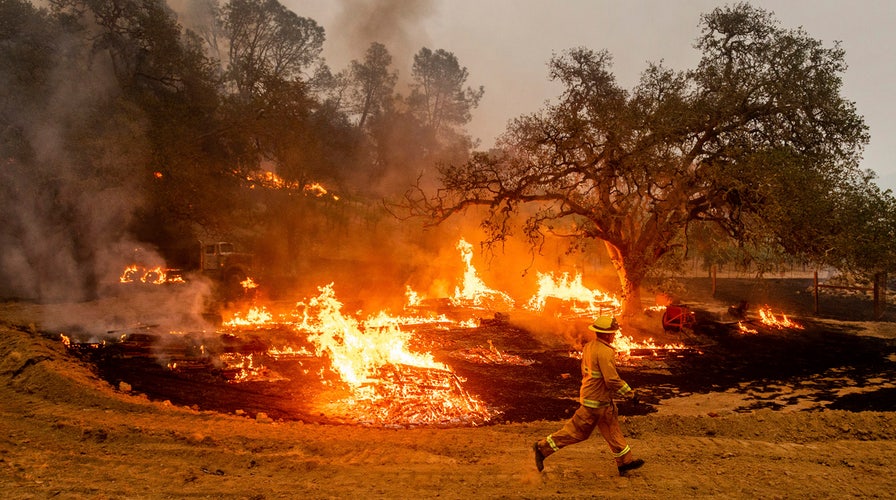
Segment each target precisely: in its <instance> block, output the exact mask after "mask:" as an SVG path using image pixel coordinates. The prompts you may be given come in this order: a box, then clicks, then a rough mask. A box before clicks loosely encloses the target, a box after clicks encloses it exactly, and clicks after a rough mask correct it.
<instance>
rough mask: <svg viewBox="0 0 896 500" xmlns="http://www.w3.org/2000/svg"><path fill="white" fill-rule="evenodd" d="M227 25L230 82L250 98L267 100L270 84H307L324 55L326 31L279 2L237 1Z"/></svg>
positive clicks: (228, 8) (225, 14) (227, 11)
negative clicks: (305, 76) (305, 80)
mask: <svg viewBox="0 0 896 500" xmlns="http://www.w3.org/2000/svg"><path fill="white" fill-rule="evenodd" d="M222 25H223V28H224V29H223V32H224V35H225V37H226V39H227V42H228V45H229V47H228V56H229V57H228V58H229V60H228V76H229V78H228V79H229V80H230V81H232V82H233V83H234V85H235V86H236V89H237V92H238V93H239V95H240V96H242V97H244V98H249V97H250V96H254V95H259V94H263V93H264V91H265V86H266V85H267V82H275V83H276V82H279V81H291V80H296V79H302V76H303V72H304V71H305V70H307V69H308V68H309V67H310V66H311V65H312V64H313V63H314V62H316V61H318V60H319V58H320V53H321V51H322V50H323V43H324V38H325V36H324V29H323V28H322V27H320V26H319V25H318V24H317V23H316V22H315V21H314V20H312V19H308V18H306V17H300V16H298V15H296V14H295V13H294V12H292V11H290V10H288V9H287V8H286V7H284V6H283V5H282V4H281V3H280V2H278V1H277V0H231V1H230V2H228V3H227V4H226V5H225V6H224V7H223V9H222Z"/></svg>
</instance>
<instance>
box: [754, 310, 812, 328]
mask: <svg viewBox="0 0 896 500" xmlns="http://www.w3.org/2000/svg"><path fill="white" fill-rule="evenodd" d="M759 319H760V321H761V322H762V324H763V325H766V326H770V327H773V328H777V329H782V328H794V329H797V330H802V329H803V326H802V325H800V324H799V323H796V322H794V321H791V320H790V318H788V317H787V315H786V314H783V313H782V314H781V315H780V316H776V315H775V313H774V312H772V309H771V307H769V306H764V307H762V308H760V309H759Z"/></svg>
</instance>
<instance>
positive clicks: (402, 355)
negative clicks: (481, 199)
mask: <svg viewBox="0 0 896 500" xmlns="http://www.w3.org/2000/svg"><path fill="white" fill-rule="evenodd" d="M226 245H229V244H225V243H217V244H213V245H208V246H207V247H208V248H205V249H204V251H205V252H206V253H209V254H211V253H214V252H215V251H216V249H217V248H219V247H220V248H221V250H220V253H221V255H231V254H232V253H233V252H232V251H231V250H230V249H229V247H227V248H225V246H226ZM457 249H458V250H459V251H460V253H461V259H462V260H463V263H464V266H465V267H464V274H463V278H462V284H461V285H459V286H457V288H456V289H455V293H454V295H453V296H451V297H446V298H443V299H427V298H425V297H422V296H421V295H420V294H418V293H417V292H415V291H414V290H413V289H412V288H411V287H410V286H407V287H406V291H405V295H406V306H405V308H404V310H403V311H401V313H400V314H392V313H389V312H387V311H380V312H377V313H374V314H370V315H367V316H366V317H365V316H362V315H361V313H360V312H358V313H356V314H348V313H346V312H344V311H343V310H342V308H343V304H342V303H341V302H340V301H339V300H338V299H337V298H336V293H335V291H334V284H333V283H330V284H329V285H326V286H322V287H319V288H318V292H319V294H318V295H317V296H315V297H312V298H310V299H304V300H302V301H300V302H298V303H297V304H295V306H294V307H292V308H290V309H289V310H288V311H287V312H285V313H283V312H275V310H274V309H272V306H273V305H274V304H256V303H255V299H256V298H257V296H256V295H255V291H256V290H257V289H258V288H259V287H258V284H257V283H256V282H255V281H254V280H253V279H252V278H251V277H248V276H245V277H244V278H243V279H242V280H241V281H240V282H239V285H240V287H241V288H242V290H244V292H245V293H244V298H243V300H249V301H251V303H252V305H251V307H248V308H247V309H245V310H238V311H233V312H231V313H230V314H228V315H227V316H229V317H227V318H226V319H225V320H224V321H223V322H222V323H221V328H220V330H218V331H216V332H213V333H210V332H194V333H191V334H182V333H178V332H168V333H159V332H156V331H154V330H153V329H152V328H149V329H142V330H140V331H133V332H129V333H128V334H126V335H122V336H121V337H120V338H118V339H111V340H108V341H106V343H104V344H101V345H97V346H96V347H91V348H90V349H92V350H95V351H97V352H99V353H102V354H100V356H106V355H107V354H113V353H114V357H115V358H116V359H135V358H141V357H144V358H148V357H155V358H156V359H158V361H159V364H160V365H161V366H162V367H164V369H165V370H167V371H168V372H174V373H178V374H182V375H185V376H201V375H202V374H207V375H211V376H217V377H220V379H219V380H223V381H224V383H226V384H230V385H233V384H242V385H248V386H251V387H253V388H256V389H258V390H261V391H265V390H266V389H263V386H264V384H268V386H271V387H273V386H281V387H283V388H284V389H282V390H284V391H286V392H287V393H289V392H291V391H292V390H293V389H286V388H287V387H296V384H299V385H301V386H302V387H303V388H304V389H303V390H309V389H307V388H308V387H309V382H312V383H311V384H310V385H312V386H316V387H319V388H318V389H313V390H309V391H310V392H308V393H307V394H306V395H305V396H303V400H302V402H301V404H303V405H306V406H308V407H310V408H312V411H314V412H316V413H319V414H321V415H326V418H329V419H333V420H337V421H341V422H352V423H361V424H371V425H384V426H405V425H479V424H482V423H485V422H488V421H489V420H490V419H492V418H494V417H495V416H496V415H497V414H498V413H499V412H498V411H497V410H496V409H493V408H489V407H487V406H486V405H485V404H484V403H483V402H482V401H481V400H480V399H479V398H478V397H477V396H476V395H475V394H473V393H471V392H469V391H468V390H467V389H466V388H465V387H464V385H465V382H466V381H465V379H464V378H463V377H461V376H459V375H458V374H457V373H456V372H455V371H454V370H453V369H452V368H451V367H450V366H448V365H447V364H445V363H443V362H441V361H437V360H436V356H435V355H434V354H433V352H440V353H441V355H444V356H446V357H448V358H455V359H459V360H463V361H466V362H468V363H470V364H471V365H503V366H507V367H524V368H525V367H530V366H532V365H534V364H535V363H537V361H535V360H533V359H526V358H523V357H520V356H516V355H514V354H511V353H509V352H503V351H502V350H499V349H498V348H497V347H496V346H495V344H494V343H493V342H492V341H491V340H490V339H489V340H487V344H488V346H487V347H485V346H482V345H481V344H480V345H479V346H473V347H470V346H469V345H467V346H463V347H462V346H458V347H457V348H453V349H452V348H450V347H449V346H450V344H449V343H446V342H444V341H442V340H441V335H443V333H442V332H453V334H454V335H455V336H457V335H458V334H459V333H460V332H463V331H464V330H466V329H472V328H480V329H482V328H485V329H488V328H493V329H506V328H507V327H508V325H509V324H510V315H511V312H510V311H513V310H515V309H514V308H515V307H517V305H516V304H517V301H516V300H514V298H512V297H511V296H510V295H508V294H506V293H504V292H501V291H499V290H494V289H492V288H489V287H488V286H487V285H486V284H485V282H484V281H483V280H482V279H481V278H480V277H479V275H478V272H477V270H476V268H475V267H474V266H473V264H472V257H473V247H472V245H470V244H469V243H467V242H466V241H465V240H463V239H461V240H460V241H459V242H458V244H457ZM129 269H130V268H129ZM153 271H154V272H156V273H157V274H156V275H158V274H161V275H162V277H163V278H164V272H163V271H162V270H161V268H159V269H155V270H153ZM137 272H139V269H138V270H131V271H129V274H127V277H129V278H133V277H134V276H136V274H135V273H137ZM537 276H538V290H537V292H536V293H535V294H534V295H533V296H532V297H531V298H530V299H529V300H528V301H525V302H519V304H522V305H521V306H519V307H520V309H519V310H520V311H522V312H525V313H532V312H534V313H538V314H539V315H547V316H549V317H553V318H559V319H564V320H566V319H578V318H585V317H587V318H591V317H594V316H596V315H601V314H618V312H619V309H620V301H619V300H618V299H617V298H616V297H614V296H612V295H610V294H607V293H604V292H601V291H599V290H592V289H589V288H587V287H585V286H584V284H583V283H582V276H581V275H580V274H574V275H570V274H569V273H563V274H554V273H538V275H537ZM123 277H125V275H123ZM153 281H155V280H153ZM249 292H252V295H251V296H250V295H248V293H249ZM483 310H490V311H492V312H493V313H494V316H495V319H494V320H486V319H482V318H481V317H480V316H481V312H482V311H483ZM67 345H69V346H70V348H72V346H74V345H76V344H73V343H71V342H69V344H67ZM614 347H616V349H617V351H618V352H619V355H620V357H622V358H623V359H630V358H633V357H646V356H652V357H662V356H668V355H670V353H676V352H680V351H682V350H684V349H685V348H684V346H683V345H680V344H674V345H673V344H667V345H657V344H655V343H654V342H653V340H652V339H648V340H647V341H645V342H636V341H635V340H633V339H632V338H631V337H624V336H619V337H617V339H616V341H615V342H614Z"/></svg>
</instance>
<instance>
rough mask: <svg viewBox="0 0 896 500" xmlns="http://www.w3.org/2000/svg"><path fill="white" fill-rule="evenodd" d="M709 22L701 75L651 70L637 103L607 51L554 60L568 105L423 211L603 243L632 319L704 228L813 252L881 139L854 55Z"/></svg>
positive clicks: (534, 119) (704, 20) (742, 8)
mask: <svg viewBox="0 0 896 500" xmlns="http://www.w3.org/2000/svg"><path fill="white" fill-rule="evenodd" d="M701 24H702V33H701V36H700V37H699V38H698V40H697V42H696V44H695V47H696V48H697V49H698V50H700V51H701V52H702V58H701V60H700V62H699V64H698V65H697V67H696V68H694V69H692V70H689V71H683V72H678V71H673V70H671V69H668V68H665V67H663V66H662V65H661V64H651V65H649V66H648V67H647V69H646V70H645V71H644V72H643V74H642V76H641V80H640V83H639V84H638V85H637V86H636V87H635V88H634V89H632V90H631V91H628V90H625V89H623V88H621V87H620V86H619V85H618V84H617V82H616V80H615V78H614V76H613V74H612V73H611V71H610V70H611V57H610V55H609V54H608V53H607V52H603V51H593V50H589V49H586V48H576V49H573V50H569V51H567V52H565V53H563V54H561V55H557V56H555V57H554V58H553V59H552V60H551V61H550V76H551V78H552V79H554V80H557V81H559V82H560V83H561V84H562V85H563V89H564V90H563V92H562V94H561V95H560V97H559V99H558V100H557V101H556V102H555V103H552V104H549V105H547V106H546V107H545V108H544V109H542V110H541V111H539V112H537V113H535V114H531V115H528V116H522V117H520V118H517V119H516V120H514V121H513V122H512V123H511V124H510V125H509V127H508V129H507V131H506V133H505V134H504V135H503V137H502V138H501V140H500V141H499V143H498V145H497V148H496V149H495V150H493V151H490V152H485V153H478V154H476V155H475V156H474V158H473V159H472V160H471V161H469V162H467V163H464V164H461V165H451V166H446V167H443V168H441V170H440V174H441V183H442V187H441V189H439V190H438V191H437V192H435V193H426V192H424V191H423V190H418V191H415V192H413V193H411V194H410V195H409V201H410V202H411V203H412V204H413V206H415V207H417V208H422V209H424V210H423V211H424V212H425V213H426V214H428V215H429V216H431V217H433V218H434V220H435V221H441V220H444V219H446V218H448V217H450V216H452V215H453V214H455V213H458V212H461V211H464V210H465V209H467V208H469V207H472V206H485V207H487V209H488V216H487V218H486V220H484V222H483V226H484V227H485V228H486V230H488V231H489V236H488V238H489V241H490V242H495V241H500V240H502V239H504V238H506V237H508V236H509V235H510V234H511V232H512V231H513V230H514V227H515V225H513V224H511V222H512V221H513V220H514V219H519V217H520V215H522V219H523V220H524V221H525V222H524V223H523V224H522V230H523V232H524V233H525V234H526V235H527V236H528V237H529V238H530V240H531V241H533V242H534V243H537V242H538V241H539V240H540V239H541V238H543V237H544V235H545V233H546V232H548V231H552V232H554V233H558V234H563V235H566V236H570V237H573V238H578V239H582V238H584V239H596V240H600V241H602V242H603V243H604V244H605V246H606V249H607V251H608V253H609V256H610V259H611V261H612V262H613V264H614V267H615V269H616V271H617V274H618V276H619V279H620V284H621V289H622V294H623V303H624V305H623V309H624V310H623V315H624V316H630V315H632V314H635V313H637V312H638V311H640V310H641V308H640V298H639V293H638V290H639V287H640V285H641V283H642V281H643V279H644V278H645V276H646V273H647V272H648V270H649V269H651V267H653V266H655V265H656V264H657V262H658V261H659V260H660V259H661V258H663V257H664V256H665V255H667V254H669V253H670V252H672V251H673V250H674V249H675V248H676V246H677V245H679V244H680V242H681V241H682V234H683V233H685V232H686V230H687V228H688V227H689V225H691V224H692V223H696V222H699V221H706V222H711V223H713V224H715V225H717V226H718V227H719V228H721V229H723V230H724V232H725V234H728V235H730V236H732V237H734V238H736V239H739V240H742V241H743V240H748V239H751V238H754V239H757V240H758V239H762V240H764V241H766V242H768V241H772V242H776V243H777V244H780V245H782V246H783V247H786V248H789V249H794V250H806V249H811V247H812V238H813V231H812V230H810V228H807V227H806V224H807V221H809V220H811V219H812V217H816V218H817V215H818V214H824V213H830V212H829V210H833V209H835V208H836V207H837V206H838V204H837V203H836V201H837V198H836V197H837V194H838V192H840V191H841V190H840V189H838V187H839V186H844V185H848V184H855V180H856V179H857V178H858V177H861V176H862V175H864V173H863V172H861V171H860V170H859V168H858V162H859V160H860V155H861V152H862V149H863V147H864V145H865V144H866V143H867V140H868V134H867V128H866V126H865V124H864V122H863V119H862V117H861V116H859V115H858V114H857V112H856V109H855V106H854V104H853V103H852V102H850V101H848V100H847V99H845V98H844V97H843V96H842V95H841V74H842V73H843V72H844V71H845V69H846V64H845V62H844V51H843V50H842V49H841V48H840V47H839V45H837V44H835V45H834V46H833V47H825V46H824V45H823V44H822V43H821V42H820V41H818V40H815V39H813V38H811V37H810V36H808V35H807V34H806V33H805V32H804V31H803V30H802V29H785V28H782V27H780V26H779V24H778V22H777V21H776V20H775V19H774V18H773V16H772V14H770V13H768V12H766V11H763V10H761V9H758V8H754V7H752V6H750V5H748V4H737V5H734V6H730V7H725V8H718V9H715V10H713V11H712V12H710V13H709V14H705V15H703V16H702V17H701Z"/></svg>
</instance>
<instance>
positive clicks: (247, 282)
mask: <svg viewBox="0 0 896 500" xmlns="http://www.w3.org/2000/svg"><path fill="white" fill-rule="evenodd" d="M240 285H241V286H242V287H243V289H245V290H251V289H253V288H258V285H257V284H256V283H255V282H254V281H252V278H249V277H247V278H246V279H244V280H243V281H240Z"/></svg>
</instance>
